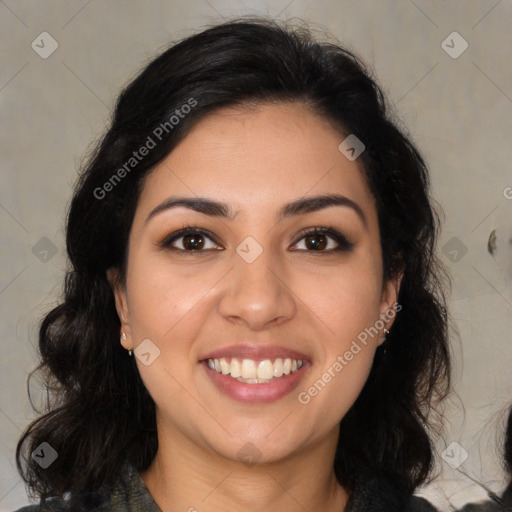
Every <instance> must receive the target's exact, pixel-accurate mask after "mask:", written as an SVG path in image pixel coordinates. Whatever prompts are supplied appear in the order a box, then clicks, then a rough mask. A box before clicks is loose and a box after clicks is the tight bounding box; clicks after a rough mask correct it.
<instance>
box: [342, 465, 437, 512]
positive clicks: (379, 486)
mask: <svg viewBox="0 0 512 512" xmlns="http://www.w3.org/2000/svg"><path fill="white" fill-rule="evenodd" d="M436 511H437V509H436V508H435V507H434V506H433V505H431V504H430V503H429V502H428V501H427V500H425V499H424V498H420V497H418V496H411V495H410V494H406V493H404V492H402V491H400V490H399V489H397V488H396V487H395V486H394V485H393V484H392V483H391V482H390V481H389V480H388V479H387V478H385V477H383V476H376V475H372V474H370V473H369V472H367V471H363V472H361V474H360V477H359V478H358V481H357V482H356V485H355V488H354V490H353V493H352V495H351V497H350V500H349V502H348V503H347V507H346V511H345V512H436Z"/></svg>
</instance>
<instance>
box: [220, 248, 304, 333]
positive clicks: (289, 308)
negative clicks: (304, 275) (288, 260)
mask: <svg viewBox="0 0 512 512" xmlns="http://www.w3.org/2000/svg"><path fill="white" fill-rule="evenodd" d="M233 259H234V267H233V269H232V270H231V272H229V273H228V275H227V276H226V280H225V286H226V289H225V292H224V294H223V296H222V298H221V300H220V301H219V306H218V308H219V313H220V314H221V315H222V316H223V317H224V318H226V319H227V320H229V321H230V322H234V323H243V324H245V326H246V327H247V328H249V329H251V330H254V331H258V330H263V329H266V328H269V327H270V326H273V325H281V324H282V323H284V322H286V321H288V320H290V319H291V318H293V317H294V316H295V314H296V311H297V303H296V300H295V297H294V294H293V291H292V289H291V288H290V286H289V285H288V284H287V279H286V277H287V275H286V272H285V271H284V270H283V268H282V266H281V265H278V264H277V262H276V258H275V257H273V255H272V254H271V251H269V250H263V252H262V253H261V254H260V255H259V256H258V258H257V259H256V260H254V261H252V262H251V263H248V262H247V261H245V260H244V259H243V258H242V257H240V256H239V255H238V254H235V255H234V257H233Z"/></svg>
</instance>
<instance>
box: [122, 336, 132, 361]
mask: <svg viewBox="0 0 512 512" xmlns="http://www.w3.org/2000/svg"><path fill="white" fill-rule="evenodd" d="M121 339H122V340H123V341H126V333H125V332H123V333H122V334H121ZM132 353H133V352H132V349H129V350H128V355H129V356H131V355H132Z"/></svg>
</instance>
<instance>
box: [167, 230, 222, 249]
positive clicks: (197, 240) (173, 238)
mask: <svg viewBox="0 0 512 512" xmlns="http://www.w3.org/2000/svg"><path fill="white" fill-rule="evenodd" d="M208 244H210V245H208ZM159 245H160V246H161V247H164V248H166V249H169V250H172V251H181V252H192V253H193V252H206V251H207V250H211V249H217V248H218V247H219V246H218V245H217V244H216V243H214V242H213V239H212V237H211V236H209V235H208V233H207V232H206V231H204V230H202V229H200V228H194V227H186V228H184V229H180V230H179V231H175V232H174V233H171V234H170V235H169V236H167V237H166V238H165V239H164V240H163V241H162V242H161V243H160V244H159Z"/></svg>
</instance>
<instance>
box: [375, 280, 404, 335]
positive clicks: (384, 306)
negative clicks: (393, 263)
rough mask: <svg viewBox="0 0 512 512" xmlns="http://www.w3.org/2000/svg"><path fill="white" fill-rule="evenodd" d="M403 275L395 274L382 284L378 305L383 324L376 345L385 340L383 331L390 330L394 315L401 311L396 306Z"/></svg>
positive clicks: (399, 307) (398, 306) (398, 305)
mask: <svg viewBox="0 0 512 512" xmlns="http://www.w3.org/2000/svg"><path fill="white" fill-rule="evenodd" d="M403 277H404V274H403V272H402V271H399V272H396V273H395V274H393V276H392V277H390V278H389V279H388V280H387V282H386V283H385V284H384V286H383V289H382V298H381V303H380V319H381V320H382V322H383V323H384V327H383V328H382V335H381V337H380V338H379V342H378V344H379V345H381V344H382V343H384V341H385V340H386V333H385V332H384V329H387V330H388V331H390V330H391V326H392V325H393V323H394V322H395V319H396V315H397V314H398V312H399V311H400V309H402V306H401V305H400V304H398V295H399V293H400V287H401V285H402V279H403Z"/></svg>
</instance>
